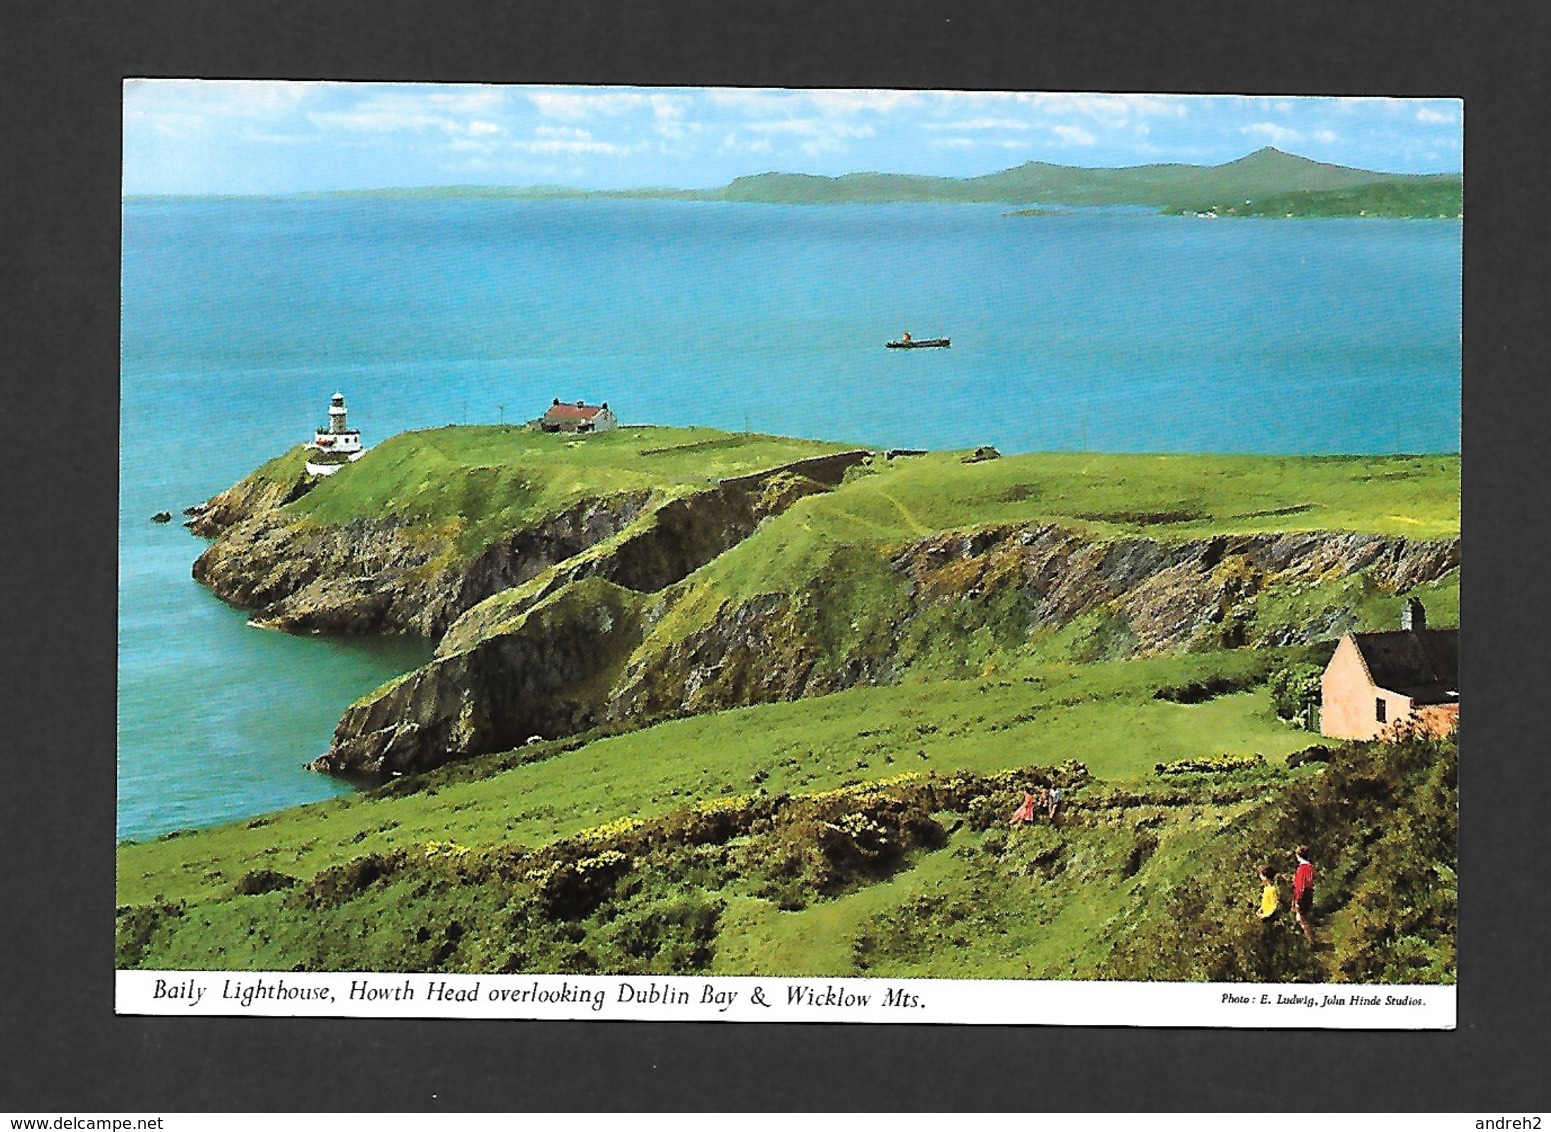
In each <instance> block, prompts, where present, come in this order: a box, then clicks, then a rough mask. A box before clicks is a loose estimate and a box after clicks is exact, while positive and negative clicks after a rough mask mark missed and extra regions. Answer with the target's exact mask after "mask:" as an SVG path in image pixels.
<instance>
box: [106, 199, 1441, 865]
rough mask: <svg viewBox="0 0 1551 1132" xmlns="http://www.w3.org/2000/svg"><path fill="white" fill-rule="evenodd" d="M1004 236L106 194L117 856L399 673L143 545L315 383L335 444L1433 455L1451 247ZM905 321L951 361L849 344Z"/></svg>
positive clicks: (1351, 239)
mask: <svg viewBox="0 0 1551 1132" xmlns="http://www.w3.org/2000/svg"><path fill="white" fill-rule="evenodd" d="M1006 212H1007V210H1006V209H1005V208H1003V207H999V206H962V205H961V206H939V205H885V206H856V207H821V208H803V207H787V206H772V205H720V204H704V203H696V204H680V203H668V202H649V201H572V202H526V203H521V202H501V201H388V200H361V199H343V200H341V199H322V200H249V201H181V202H180V201H163V202H143V203H142V202H130V203H127V204H126V205H125V207H124V278H123V378H122V395H121V406H122V407H121V420H122V425H121V515H120V531H119V535H120V548H121V549H120V615H119V639H120V644H119V657H120V659H119V673H120V675H119V685H120V689H119V701H120V707H119V716H120V719H119V833H120V835H121V836H130V837H144V836H147V835H151V834H154V833H157V832H160V831H164V830H167V829H171V828H177V827H181V826H190V825H202V824H209V823H212V822H216V821H221V820H229V819H232V818H237V817H242V816H246V815H250V814H254V813H259V812H263V811H265V810H270V809H274V808H277V807H280V806H284V805H290V804H294V803H296V802H301V801H308V800H312V799H316V798H321V797H325V796H328V795H329V794H331V793H335V792H338V791H340V790H342V789H345V787H343V786H341V785H339V784H337V783H334V782H332V781H330V780H328V779H325V778H322V777H321V776H318V775H313V774H309V773H307V772H305V771H303V770H302V769H301V765H302V763H304V762H305V761H306V760H307V759H309V758H311V757H313V756H314V755H316V754H317V753H319V752H321V751H322V750H323V749H324V748H325V747H326V746H327V743H328V736H329V733H330V732H331V730H332V728H333V724H334V722H335V721H336V720H337V718H338V716H339V714H340V712H341V711H342V710H343V708H344V707H345V705H346V704H348V703H349V702H350V701H351V700H352V699H354V698H355V697H356V696H358V695H360V694H361V693H363V692H365V691H367V690H369V689H370V688H372V687H374V686H376V685H377V684H378V683H380V682H381V681H382V680H384V679H386V678H388V677H389V676H392V675H395V674H397V673H398V672H400V671H403V670H404V669H406V668H408V667H411V666H412V665H413V664H415V663H417V662H418V660H419V659H421V658H422V657H423V656H424V655H425V654H426V646H425V645H424V644H417V643H404V642H397V643H393V642H389V643H381V642H377V643H372V642H337V641H321V640H317V639H296V638H290V637H286V636H283V635H280V634H275V633H268V632H264V631H261V630H255V629H251V628H249V627H247V625H246V623H245V621H246V618H245V616H244V615H243V614H242V613H240V612H237V611H234V610H230V609H228V608H226V607H225V606H223V605H222V604H221V603H220V602H218V601H216V600H215V599H213V598H211V597H210V596H209V595H208V594H207V593H205V592H204V591H203V590H202V589H201V588H200V587H198V586H197V585H195V584H194V583H193V582H192V581H191V580H190V578H189V565H190V563H191V562H192V561H193V559H194V557H195V556H196V555H197V554H198V552H199V550H200V549H201V547H202V545H203V544H202V543H201V541H200V540H198V539H196V538H194V537H193V536H191V535H190V534H188V532H187V531H185V530H183V529H182V528H181V527H180V526H178V525H177V524H176V523H174V524H171V525H169V526H159V525H153V524H151V523H149V522H148V521H147V520H148V517H149V516H150V515H151V514H152V513H154V512H156V511H159V510H164V509H166V510H171V511H173V512H175V513H176V512H177V511H179V510H181V509H182V508H183V507H185V506H187V505H189V504H191V503H194V502H197V501H199V500H203V499H205V498H207V497H208V496H210V495H211V494H213V493H214V492H216V491H219V490H220V489H222V488H224V487H226V486H228V485H229V484H231V483H232V482H234V481H235V480H237V479H238V478H240V477H241V476H242V475H244V474H245V473H247V472H248V471H250V470H251V469H252V468H253V467H254V466H256V465H257V464H259V463H260V462H262V461H264V460H266V459H268V458H269V457H271V456H273V455H275V454H277V453H279V452H280V451H282V450H284V449H285V448H287V447H289V446H291V445H293V444H295V443H297V442H299V441H301V440H304V439H306V438H307V437H308V436H309V435H310V430H311V429H312V428H313V427H315V426H316V424H317V423H318V422H319V421H320V420H322V419H323V413H324V409H325V406H326V403H327V399H328V396H329V394H331V393H332V392H334V391H335V390H336V389H338V390H340V391H342V392H344V393H345V394H346V396H347V398H348V399H349V405H350V422H351V424H352V425H353V426H355V427H358V428H360V429H362V430H363V433H364V438H365V440H366V442H367V443H368V444H371V443H372V442H373V441H375V440H380V439H382V438H383V437H386V436H389V435H391V434H393V433H395V432H399V431H402V430H404V429H409V428H421V427H428V426H434V425H441V424H446V423H448V422H454V421H471V422H474V421H497V420H500V419H505V420H507V421H518V420H526V419H528V418H530V417H533V416H536V415H538V414H539V413H540V412H541V411H542V410H543V408H544V407H545V406H546V405H548V404H549V402H550V400H551V398H553V397H561V398H563V399H566V400H572V399H577V398H587V399H588V400H590V401H598V400H607V401H608V402H609V404H610V406H611V407H612V408H614V410H615V411H616V412H617V413H618V414H619V415H620V417H621V419H622V420H623V421H624V422H626V423H660V424H686V425H687V424H699V425H711V426H716V427H722V428H729V429H742V428H745V427H749V428H753V429H755V430H757V431H762V432H771V433H784V434H790V435H799V436H815V437H825V438H833V439H840V440H854V441H861V442H867V443H873V444H879V445H890V446H901V447H920V448H928V447H966V446H973V445H978V444H995V445H997V446H998V447H999V448H1001V450H1002V451H1004V452H1014V451H1033V450H1044V449H1074V448H1078V447H1081V446H1083V445H1084V444H1086V446H1087V447H1089V448H1092V449H1104V450H1110V451H1162V450H1167V451H1189V452H1200V451H1219V452H1319V453H1324V452H1390V451H1397V450H1404V451H1457V450H1458V447H1459V439H1458V438H1459V420H1460V232H1461V229H1460V226H1459V225H1458V224H1453V223H1443V222H1407V221H1370V220H1363V221H1339V220H1330V221H1254V220H1243V221H1202V220H1194V219H1183V218H1169V217H1158V216H1153V215H1149V214H1146V213H1144V212H1140V211H1127V210H1106V211H1095V212H1082V213H1074V214H1063V215H1056V216H1042V217H1023V218H1015V217H1009V216H1007V215H1006ZM906 330H908V331H910V332H911V333H912V334H914V335H915V336H916V337H918V338H926V337H937V336H948V337H951V338H952V340H953V346H952V348H951V349H949V350H930V351H911V352H904V351H897V350H885V349H883V348H882V344H883V343H884V342H885V341H887V340H888V339H890V338H895V337H897V336H898V335H899V333H900V332H901V331H906ZM196 423H198V424H206V423H208V424H210V425H211V426H212V427H211V428H210V430H209V431H208V432H205V433H202V434H201V435H202V436H203V437H205V439H203V440H202V441H201V442H200V443H199V444H198V445H191V444H190V443H189V440H188V435H189V434H188V433H187V432H185V431H183V430H184V429H186V428H187V427H188V426H190V425H192V424H196Z"/></svg>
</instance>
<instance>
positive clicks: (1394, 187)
mask: <svg viewBox="0 0 1551 1132" xmlns="http://www.w3.org/2000/svg"><path fill="white" fill-rule="evenodd" d="M1208 201H1209V202H1210V203H1207V202H1208ZM1179 211H1181V212H1185V213H1191V214H1198V213H1208V212H1209V213H1215V214H1216V215H1218V216H1268V217H1278V218H1284V219H1319V218H1323V217H1337V216H1347V217H1351V216H1372V217H1386V218H1389V219H1395V220H1404V219H1426V220H1458V219H1461V218H1463V216H1464V215H1465V186H1464V182H1463V181H1462V180H1461V179H1460V178H1458V177H1443V178H1432V177H1428V178H1419V179H1417V180H1414V181H1398V182H1395V181H1384V182H1379V183H1376V184H1368V185H1356V186H1352V187H1350V188H1342V189H1305V190H1302V191H1296V192H1273V193H1262V194H1259V195H1257V196H1255V197H1253V198H1248V197H1238V196H1232V197H1228V196H1222V195H1218V196H1214V197H1201V198H1198V199H1197V200H1196V201H1195V203H1193V204H1191V205H1189V206H1187V207H1184V208H1181V209H1179Z"/></svg>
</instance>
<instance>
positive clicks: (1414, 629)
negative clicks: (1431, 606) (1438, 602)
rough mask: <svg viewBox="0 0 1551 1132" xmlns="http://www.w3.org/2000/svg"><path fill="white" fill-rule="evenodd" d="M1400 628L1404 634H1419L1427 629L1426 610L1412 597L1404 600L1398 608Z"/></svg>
mask: <svg viewBox="0 0 1551 1132" xmlns="http://www.w3.org/2000/svg"><path fill="white" fill-rule="evenodd" d="M1400 628H1401V630H1402V631H1403V632H1406V633H1420V632H1421V631H1422V630H1424V629H1426V628H1427V610H1425V609H1423V608H1422V603H1421V602H1420V601H1418V600H1417V599H1416V598H1414V597H1408V598H1406V603H1405V604H1404V605H1402V606H1401V607H1400Z"/></svg>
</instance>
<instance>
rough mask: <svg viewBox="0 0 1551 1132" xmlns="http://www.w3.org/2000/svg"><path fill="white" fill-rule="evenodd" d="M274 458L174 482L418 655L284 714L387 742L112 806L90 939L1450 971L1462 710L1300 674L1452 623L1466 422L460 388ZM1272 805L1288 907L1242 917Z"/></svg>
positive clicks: (718, 961) (180, 954)
mask: <svg viewBox="0 0 1551 1132" xmlns="http://www.w3.org/2000/svg"><path fill="white" fill-rule="evenodd" d="M977 455H978V456H979V457H980V458H976V456H977ZM299 461H300V456H299V453H290V454H286V455H284V456H282V457H280V458H278V459H277V460H276V461H273V462H271V463H270V464H268V465H265V467H263V468H261V469H259V470H258V471H257V472H255V473H254V474H253V476H250V477H249V478H248V479H247V480H245V481H243V483H241V484H238V485H236V486H235V487H234V488H233V489H231V490H230V491H229V492H227V493H223V495H222V496H218V497H217V498H216V499H215V500H212V501H211V504H210V505H209V506H208V507H207V508H206V510H205V513H204V514H203V515H201V516H200V517H199V518H198V519H197V520H196V522H197V523H200V524H201V527H200V528H199V529H201V530H202V532H203V533H205V534H207V535H209V536H211V537H212V538H213V539H214V542H213V544H212V546H211V548H210V550H209V551H207V553H206V555H205V556H203V557H202V558H201V563H202V564H203V565H202V566H197V567H196V575H197V576H201V577H202V578H203V579H204V580H206V581H207V583H208V584H211V585H212V586H213V588H215V590H216V592H217V593H219V594H221V595H222V596H223V597H225V598H227V600H231V601H234V602H236V603H238V604H241V605H244V606H245V607H247V608H250V609H252V610H253V611H254V615H255V617H257V618H258V619H260V620H264V621H268V622H270V623H274V624H277V625H278V626H280V627H283V628H288V629H291V630H293V631H299V632H425V633H428V634H429V635H431V636H433V637H435V638H436V639H437V641H438V649H437V656H436V658H435V659H434V660H433V661H432V662H431V663H430V664H428V665H426V666H425V667H424V668H423V669H419V670H416V671H415V672H412V673H409V674H407V675H406V676H405V677H403V678H401V679H400V680H397V681H394V682H391V683H390V684H389V685H387V686H385V687H384V688H381V689H378V691H377V692H375V693H373V694H372V695H370V696H368V697H365V698H364V699H363V700H362V701H360V702H358V703H357V704H355V705H352V706H351V708H350V709H349V710H348V711H347V713H346V714H345V716H344V718H343V719H342V720H341V722H340V728H339V730H338V731H337V732H336V736H335V742H334V746H333V748H331V751H330V754H329V755H328V756H326V757H325V759H324V760H320V763H321V764H322V765H323V766H325V767H326V768H328V769H331V770H351V771H355V772H366V773H373V774H376V775H378V779H377V781H379V782H380V783H381V784H380V785H378V786H376V787H374V788H372V789H370V790H367V791H364V792H362V793H359V794H356V795H352V796H349V797H346V798H342V799H336V800H333V801H330V802H324V803H318V804H315V805H310V806H304V807H300V808H297V809H293V810H287V811H283V812H279V813H275V814H270V815H264V816H261V817H257V818H254V819H252V820H250V821H246V822H238V823H234V824H231V825H226V826H222V827H218V828H214V829H205V830H198V831H182V832H178V833H174V834H169V835H166V836H163V837H161V838H158V839H156V840H153V841H148V842H145V843H140V844H124V845H121V846H120V848H119V852H118V903H119V909H118V952H117V954H118V962H119V964H120V965H122V966H144V967H155V968H173V969H227V968H231V969H267V970H291V969H300V970H305V969H322V970H460V971H555V972H606V973H646V972H663V973H692V972H715V973H724V974H765V975H781V974H813V975H819V974H822V975H847V974H851V975H856V974H860V975H924V976H933V977H954V978H965V977H971V978H973V977H984V978H1127V979H1186V980H1190V979H1214V980H1215V979H1226V980H1234V979H1252V980H1256V981H1319V980H1350V981H1365V982H1371V981H1381V982H1383V981H1387V982H1447V981H1452V980H1453V978H1454V873H1453V869H1454V860H1455V858H1454V836H1455V828H1456V823H1455V810H1454V768H1455V762H1456V749H1455V746H1454V743H1453V741H1452V740H1449V741H1444V742H1439V741H1432V740H1425V739H1410V740H1406V741H1403V742H1398V743H1388V744H1378V743H1375V744H1351V743H1342V742H1337V741H1335V740H1329V739H1324V738H1322V737H1321V736H1320V735H1319V734H1318V733H1317V732H1313V731H1309V730H1305V729H1303V728H1302V727H1300V726H1298V722H1297V717H1300V716H1303V717H1305V719H1306V715H1305V713H1304V711H1303V709H1304V708H1305V707H1306V702H1305V701H1306V699H1307V695H1308V687H1309V676H1310V674H1311V673H1316V674H1317V672H1318V670H1319V667H1320V666H1321V665H1322V664H1323V663H1324V661H1325V659H1326V658H1328V656H1329V654H1330V651H1331V649H1332V647H1333V645H1334V642H1335V640H1336V638H1337V637H1339V636H1340V634H1341V633H1343V632H1346V631H1349V630H1353V629H1377V628H1390V627H1392V626H1394V625H1395V624H1397V623H1398V616H1399V610H1400V605H1401V603H1402V601H1403V600H1404V598H1405V597H1406V596H1419V597H1421V598H1422V600H1423V601H1424V602H1425V605H1426V609H1427V613H1428V619H1429V623H1431V624H1433V625H1457V624H1458V609H1459V568H1458V563H1459V559H1458V535H1459V460H1458V457H1455V456H1388V457H1249V456H1242V457H1241V456H1179V455H1170V456H1155V455H1098V454H1087V453H1047V454H1030V455H1017V456H1011V455H1010V456H996V455H995V453H994V452H986V451H982V452H980V453H978V454H975V453H963V452H953V453H927V454H922V455H897V456H894V457H893V458H890V457H889V455H888V454H886V453H884V452H881V451H875V450H872V449H870V448H868V447H866V446H864V445H863V446H859V445H850V444H838V443H834V444H832V443H818V442H810V441H802V440H791V439H784V438H775V437H763V436H747V435H741V434H727V433H717V432H713V431H710V430H687V429H659V428H622V429H618V430H615V431H612V432H607V433H600V434H597V435H593V436H585V437H581V436H569V435H565V434H545V433H540V432H536V431H530V430H528V429H525V428H518V427H512V428H494V427H482V428H452V427H449V428H445V429H438V430H433V431H429V432H421V433H411V434H406V435H403V436H400V437H396V438H393V439H392V440H389V441H386V442H384V443H383V444H381V445H379V446H378V447H377V448H376V449H374V450H373V451H372V452H370V453H368V455H367V456H366V457H365V458H363V459H362V460H361V461H359V462H358V463H356V464H354V465H351V466H349V467H348V468H346V469H344V470H343V471H341V472H340V473H339V474H338V475H336V476H333V477H330V478H328V479H326V480H323V481H321V482H316V483H314V482H310V481H309V480H308V478H307V477H306V476H305V473H304V472H302V470H301V467H300V462H299ZM428 610H429V611H431V612H430V613H428V612H427V611H428ZM1289 689H1293V691H1289ZM1299 689H1301V691H1300V690H1299ZM1289 717H1293V718H1289ZM308 754H310V752H298V760H299V761H300V760H301V759H302V758H304V757H306V756H307V755H308ZM1051 785H1058V786H1060V787H1061V788H1062V789H1063V791H1064V797H1063V799H1062V802H1061V805H1060V807H1059V811H1058V814H1057V817H1056V819H1055V820H1054V821H1050V820H1043V819H1042V820H1038V821H1036V822H1034V823H1033V824H1031V825H1026V826H1025V825H1020V826H1013V825H1011V824H1009V820H1008V819H1009V818H1010V816H1011V814H1012V813H1013V811H1014V810H1015V809H1016V808H1017V806H1018V804H1019V801H1020V799H1022V797H1023V795H1024V792H1025V791H1026V790H1030V789H1034V790H1037V789H1038V788H1040V787H1045V786H1051ZM1300 843H1308V844H1311V845H1315V846H1317V847H1318V850H1317V851H1318V852H1319V853H1320V854H1321V856H1320V859H1319V863H1320V868H1321V884H1320V887H1319V889H1318V904H1317V907H1316V912H1317V914H1318V922H1319V925H1320V926H1319V934H1318V941H1317V943H1316V945H1315V946H1314V947H1310V946H1308V945H1307V943H1306V941H1305V940H1304V939H1303V937H1302V935H1301V933H1299V932H1297V931H1296V929H1294V928H1293V927H1292V926H1291V925H1290V924H1282V925H1278V926H1276V927H1274V928H1273V929H1271V930H1270V931H1267V930H1266V929H1264V928H1263V927H1262V926H1261V925H1259V924H1256V923H1254V922H1253V913H1254V908H1255V906H1256V901H1257V900H1258V894H1259V883H1258V881H1257V880H1256V879H1255V877H1254V869H1255V867H1256V866H1258V865H1260V864H1265V863H1274V864H1277V865H1278V866H1279V867H1281V868H1283V869H1284V870H1290V867H1291V851H1292V849H1293V848H1294V847H1295V846H1296V845H1298V844H1300Z"/></svg>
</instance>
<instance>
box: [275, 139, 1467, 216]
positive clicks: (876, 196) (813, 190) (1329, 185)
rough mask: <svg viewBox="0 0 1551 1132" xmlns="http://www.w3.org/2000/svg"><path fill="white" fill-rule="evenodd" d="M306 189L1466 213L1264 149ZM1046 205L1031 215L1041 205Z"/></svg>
mask: <svg viewBox="0 0 1551 1132" xmlns="http://www.w3.org/2000/svg"><path fill="white" fill-rule="evenodd" d="M299 195H303V196H311V197H317V196H324V197H381V198H392V199H426V200H439V199H469V198H494V199H518V200H556V199H583V198H612V199H651V200H685V201H736V202H742V203H753V204H891V203H903V202H932V203H946V204H1011V205H1135V206H1139V207H1144V208H1154V209H1158V210H1160V211H1163V212H1170V213H1183V214H1201V215H1218V216H1278V217H1281V216H1363V215H1370V216H1403V217H1429V218H1434V217H1443V218H1458V217H1460V216H1462V215H1463V212H1464V181H1463V176H1462V175H1461V174H1459V173H1431V174H1410V173H1380V172H1376V171H1373V170H1369V169H1352V168H1348V167H1346V166H1344V165H1327V164H1324V163H1323V162H1319V161H1311V160H1309V159H1308V158H1306V157H1298V156H1297V155H1295V154H1290V153H1283V152H1282V151H1281V150H1279V149H1275V148H1273V147H1271V146H1267V147H1265V148H1264V149H1258V150H1256V151H1255V152H1254V153H1251V154H1249V155H1248V156H1246V157H1241V158H1239V159H1238V160H1237V161H1229V162H1226V163H1225V164H1222V165H1184V164H1178V163H1170V164H1160V165H1135V166H1130V167H1127V168H1121V169H1086V168H1082V167H1079V166H1073V165H1052V164H1049V163H1048V162H1043V161H1030V162H1026V163H1025V164H1023V165H1019V166H1017V167H1015V168H1012V169H1004V170H1002V171H1001V172H1000V173H987V174H985V175H983V176H979V177H926V176H917V175H914V174H907V173H847V174H845V175H844V176H840V177H821V176H815V175H812V174H806V173H760V174H757V175H754V176H749V177H738V178H737V179H735V180H733V181H732V182H731V183H730V184H727V185H724V186H722V187H721V188H716V189H616V190H587V189H571V188H564V187H561V186H555V185H538V186H530V187H524V188H511V187H501V186H478V185H449V186H437V187H431V188H414V189H368V190H359V191H347V192H334V193H307V194H299ZM1037 211H1039V210H1035V212H1037Z"/></svg>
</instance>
